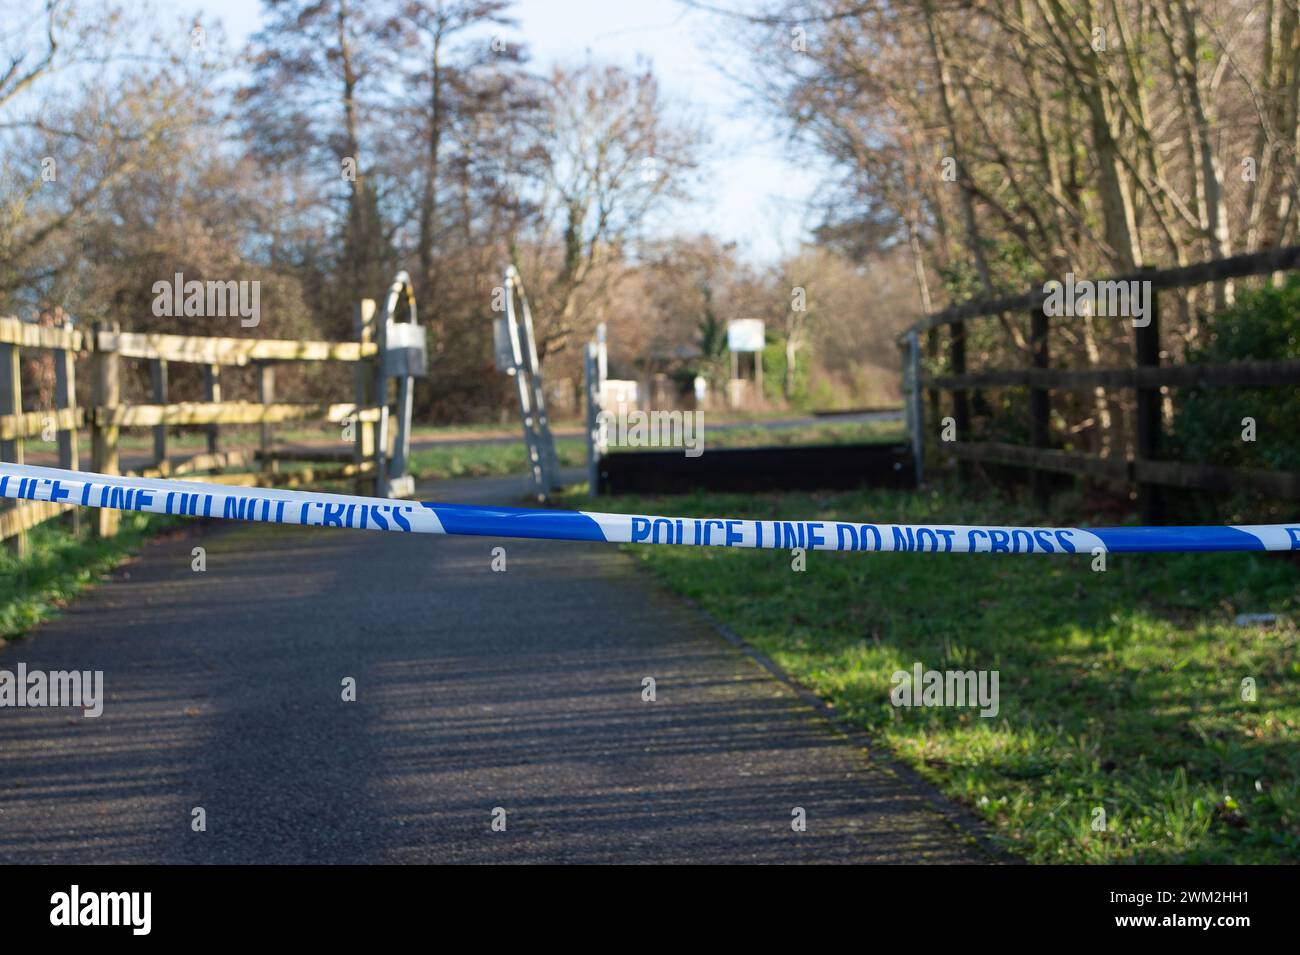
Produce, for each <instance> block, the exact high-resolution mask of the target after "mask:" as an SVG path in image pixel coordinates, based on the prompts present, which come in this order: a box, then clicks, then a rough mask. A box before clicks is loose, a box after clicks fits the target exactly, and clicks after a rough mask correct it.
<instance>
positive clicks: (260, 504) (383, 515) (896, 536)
mask: <svg viewBox="0 0 1300 955" xmlns="http://www.w3.org/2000/svg"><path fill="white" fill-rule="evenodd" d="M0 497H9V498H16V499H24V500H31V501H52V502H55V503H63V504H72V505H80V506H82V507H104V508H111V509H115V510H121V511H142V512H147V513H152V514H176V515H180V516H185V517H211V518H226V519H229V520H239V521H260V522H263V523H268V524H295V525H300V526H306V527H342V528H351V529H353V530H369V531H396V532H399V533H407V534H455V535H473V536H479V537H522V538H537V539H542V540H569V541H604V542H608V543H633V544H681V545H693V546H701V547H758V548H768V549H779V550H790V549H793V548H796V547H802V548H806V549H808V550H838V551H924V552H927V553H993V554H998V553H1002V554H1074V553H1083V554H1093V553H1097V552H1099V551H1102V552H1109V553H1139V552H1148V551H1157V552H1177V551H1184V552H1191V551H1197V552H1201V551H1250V550H1298V549H1300V521H1298V522H1296V523H1295V524H1291V525H1288V524H1254V525H1244V526H1239V527H1237V526H1234V527H1099V528H1092V529H1085V528H1077V527H987V526H978V525H960V524H862V523H855V522H846V521H833V520H824V521H755V520H740V519H728V518H721V517H712V518H705V517H654V516H648V515H639V514H602V513H599V512H596V511H559V510H547V509H539V508H522V507H483V506H473V505H466V504H435V503H420V502H413V501H394V500H388V499H385V498H375V497H353V496H350V495H346V494H325V493H318V492H314V491H283V490H273V489H268V488H245V487H231V486H228V485H222V484H202V483H199V482H193V481H177V480H161V479H156V478H136V477H118V476H115V475H107V474H93V473H87V472H83V471H63V470H59V469H56V468H40V467H30V466H26V465H21V464H4V463H0Z"/></svg>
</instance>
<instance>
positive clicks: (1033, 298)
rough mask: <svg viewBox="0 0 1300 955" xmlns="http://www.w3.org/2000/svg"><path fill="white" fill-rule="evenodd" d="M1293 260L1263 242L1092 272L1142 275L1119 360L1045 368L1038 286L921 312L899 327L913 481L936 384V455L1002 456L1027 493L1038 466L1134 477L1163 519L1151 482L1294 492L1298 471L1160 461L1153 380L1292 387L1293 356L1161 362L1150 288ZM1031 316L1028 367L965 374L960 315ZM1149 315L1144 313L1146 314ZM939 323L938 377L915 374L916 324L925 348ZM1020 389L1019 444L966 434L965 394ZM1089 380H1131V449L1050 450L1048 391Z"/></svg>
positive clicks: (1299, 364)
mask: <svg viewBox="0 0 1300 955" xmlns="http://www.w3.org/2000/svg"><path fill="white" fill-rule="evenodd" d="M1296 269H1300V246H1288V247H1285V248H1278V249H1270V250H1267V251H1265V252H1259V253H1255V254H1252V255H1242V256H1236V257H1233V258H1228V259H1216V260H1214V261H1210V262H1202V263H1199V264H1197V265H1190V266H1185V267H1180V268H1175V269H1162V270H1155V269H1141V270H1139V271H1137V272H1134V273H1131V274H1129V275H1122V276H1117V277H1114V278H1109V279H1102V280H1100V282H1098V283H1095V284H1102V283H1129V282H1134V283H1136V282H1147V283H1150V284H1149V286H1147V287H1148V288H1149V289H1150V292H1151V298H1150V301H1149V302H1148V313H1147V316H1146V317H1145V319H1144V320H1146V324H1145V325H1142V324H1140V323H1138V322H1135V323H1134V328H1133V356H1134V362H1133V365H1132V366H1131V367H1127V368H1082V369H1063V368H1052V367H1051V366H1050V335H1051V322H1052V319H1051V317H1050V316H1049V315H1048V314H1047V312H1046V310H1045V308H1044V303H1045V302H1046V301H1047V300H1048V297H1049V293H1048V292H1047V291H1045V290H1043V289H1034V290H1031V291H1029V292H1027V293H1025V294H1023V295H1018V296H1013V297H1007V298H1001V299H996V300H985V301H980V302H971V303H967V304H963V305H959V306H955V307H953V308H949V309H946V310H944V311H942V312H937V313H935V314H933V315H929V316H926V317H925V318H924V319H922V320H921V321H919V322H917V323H916V324H915V325H913V326H912V327H911V328H909V329H907V330H906V331H904V332H903V333H902V334H901V335H900V336H899V339H898V341H899V346H900V348H902V349H903V352H904V355H903V368H904V375H903V379H904V387H905V389H906V390H907V392H908V402H909V405H908V407H909V410H910V412H911V413H910V414H909V426H910V429H911V431H912V442H913V447H914V449H916V452H917V462H918V463H917V470H918V478H920V476H921V475H920V471H921V467H922V466H921V463H920V462H921V460H922V458H923V457H924V452H925V447H926V428H925V422H924V404H925V403H924V401H923V395H924V394H925V393H927V392H928V393H929V395H930V403H931V406H932V408H936V407H937V402H938V401H939V396H940V395H941V394H942V393H947V394H948V395H950V400H951V416H952V418H953V424H954V427H955V431H956V434H957V440H955V441H945V442H941V449H942V452H943V453H945V454H947V455H949V456H950V457H951V458H953V459H955V460H956V461H957V463H958V475H959V476H960V477H964V476H966V475H967V474H968V470H967V466H968V464H969V463H971V462H983V463H988V464H998V465H1008V466H1012V467H1020V468H1025V469H1027V470H1028V471H1029V472H1030V475H1031V478H1032V480H1033V486H1034V489H1035V496H1036V498H1037V499H1038V500H1039V503H1040V504H1045V503H1046V498H1047V495H1048V492H1049V486H1050V485H1049V484H1048V482H1046V481H1045V480H1043V479H1042V476H1043V474H1044V473H1047V472H1057V473H1066V474H1076V475H1084V476H1088V477H1093V478H1098V479H1102V480H1110V481H1116V482H1127V483H1130V484H1132V485H1135V486H1136V488H1137V492H1138V503H1139V508H1140V510H1141V512H1142V517H1143V520H1144V521H1146V522H1147V523H1151V524H1156V523H1161V522H1162V520H1163V517H1164V515H1163V513H1162V508H1161V500H1160V494H1159V488H1160V487H1180V488H1194V489H1200V490H1209V491H1219V492H1224V491H1234V490H1253V491H1255V492H1258V493H1260V494H1264V495H1267V496H1269V497H1274V498H1280V499H1284V500H1292V501H1300V472H1289V471H1268V470H1260V469H1255V468H1226V467H1217V466H1211V465H1205V464H1200V463H1195V462H1181V461H1167V460H1160V459H1159V458H1160V448H1161V443H1162V420H1161V418H1162V415H1161V401H1162V392H1161V389H1163V388H1186V389H1191V388H1232V389H1244V388H1265V387H1290V386H1295V385H1300V360H1295V359H1281V360H1268V359H1259V360H1250V361H1235V362H1229V363H1224V364H1182V365H1162V364H1161V362H1160V355H1161V351H1160V308H1159V294H1158V293H1159V292H1160V291H1161V290H1166V291H1167V290H1171V289H1181V288H1189V287H1192V286H1196V285H1202V284H1205V283H1208V282H1217V281H1223V280H1227V279H1232V278H1246V277H1250V276H1263V275H1270V274H1273V273H1276V272H1281V271H1287V270H1296ZM1025 312H1028V313H1029V316H1030V329H1029V338H1028V345H1029V367H1027V368H999V369H988V370H984V371H978V372H971V371H968V369H967V367H966V357H967V356H966V327H965V326H966V322H967V321H969V320H972V319H982V318H990V317H995V316H1001V315H1005V314H1007V313H1022V314H1023V313H1025ZM1147 319H1149V320H1147ZM945 330H946V331H947V334H948V348H947V358H948V366H949V371H948V373H947V374H942V375H935V374H924V373H921V372H920V371H919V368H920V365H921V354H920V350H921V347H922V346H921V340H922V335H923V333H924V334H926V335H928V336H930V342H931V343H932V347H934V348H936V350H937V348H938V345H939V344H940V343H939V342H938V341H937V340H936V338H935V337H934V336H937V335H938V334H940V333H941V332H942V331H945ZM1001 387H1024V388H1028V389H1029V390H1030V400H1029V409H1028V416H1029V422H1028V424H1029V428H1028V431H1029V435H1030V443H1029V445H1027V446H1026V445H1014V444H1006V443H1000V442H977V441H971V440H970V436H971V431H970V405H969V393H970V392H971V391H974V390H976V389H980V388H1001ZM1095 388H1109V389H1131V390H1132V391H1134V393H1135V396H1136V401H1135V406H1136V408H1135V410H1136V414H1135V441H1134V453H1133V455H1132V456H1131V457H1100V456H1097V455H1091V454H1085V453H1082V452H1074V451H1065V450H1061V449H1057V448H1053V447H1052V446H1051V444H1052V436H1051V430H1050V413H1051V394H1052V392H1053V391H1089V390H1092V389H1095Z"/></svg>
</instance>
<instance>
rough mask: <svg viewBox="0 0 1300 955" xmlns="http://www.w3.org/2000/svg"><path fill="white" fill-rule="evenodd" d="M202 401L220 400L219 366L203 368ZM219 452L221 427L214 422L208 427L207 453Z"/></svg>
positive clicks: (205, 366)
mask: <svg viewBox="0 0 1300 955" xmlns="http://www.w3.org/2000/svg"><path fill="white" fill-rule="evenodd" d="M203 400H205V401H220V400H221V366H220V365H204V366H203ZM219 450H221V425H219V424H217V423H216V422H215V421H214V422H213V423H212V424H210V425H208V453H209V454H216V453H217V452H218V451H219Z"/></svg>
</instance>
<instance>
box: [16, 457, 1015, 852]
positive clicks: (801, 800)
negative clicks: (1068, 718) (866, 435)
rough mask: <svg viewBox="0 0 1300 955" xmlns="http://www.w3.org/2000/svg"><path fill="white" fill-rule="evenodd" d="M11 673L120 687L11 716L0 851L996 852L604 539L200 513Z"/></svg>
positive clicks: (492, 484) (439, 492)
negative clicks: (96, 705) (646, 693)
mask: <svg viewBox="0 0 1300 955" xmlns="http://www.w3.org/2000/svg"><path fill="white" fill-rule="evenodd" d="M520 490H521V485H520V482H519V479H515V478H510V479H484V480H475V481H460V482H442V483H439V484H437V485H436V486H433V487H427V488H422V489H421V491H422V496H425V497H427V498H432V499H437V500H448V501H463V502H470V503H506V502H510V501H512V500H515V499H517V498H518V496H519V492H520ZM196 546H202V547H204V548H205V550H206V559H207V570H206V572H202V573H198V572H195V571H194V570H192V568H191V562H192V557H191V553H192V548H194V547H196ZM498 546H500V547H504V548H505V559H506V569H505V571H504V572H498V571H494V570H493V569H492V559H493V553H492V552H493V548H495V547H498ZM755 599H762V598H761V595H756V597H755ZM20 661H21V662H23V663H25V664H26V665H27V667H28V668H29V670H30V669H42V670H47V671H48V670H68V669H77V670H103V671H104V682H105V695H106V701H105V703H104V711H103V714H102V716H100V717H98V718H86V717H83V716H82V715H80V712H79V711H74V710H68V709H53V708H46V709H11V708H3V709H0V862H4V863H23V862H73V863H92V862H93V863H128V862H132V863H139V862H166V863H294V862H304V863H344V862H349V863H358V862H359V863H369V862H411V863H416V862H701V863H709V862H843V863H847V862H953V863H956V862H979V861H987V860H988V858H989V857H988V856H986V855H985V854H984V852H983V851H982V850H981V849H980V848H979V847H978V846H977V845H976V844H975V842H974V840H973V839H972V838H971V833H970V832H967V831H963V830H962V829H961V826H960V825H959V824H958V823H955V822H954V818H955V817H954V816H953V815H952V813H951V807H948V806H945V805H943V804H942V801H941V800H937V799H936V797H935V794H934V793H932V792H929V791H927V790H926V789H925V788H924V787H922V786H918V785H917V783H916V782H915V781H914V780H912V779H910V778H908V776H907V774H906V773H902V774H900V773H898V772H896V771H895V770H893V769H891V768H890V766H889V765H888V764H887V763H885V762H876V761H875V759H874V758H873V757H869V756H868V754H867V753H866V752H865V751H864V749H863V747H862V746H861V745H858V743H857V742H855V741H853V740H850V739H848V738H846V737H845V736H844V735H842V734H840V733H838V732H837V731H836V730H835V729H834V728H833V727H832V725H831V724H830V723H828V722H827V720H826V719H825V718H824V717H823V715H822V714H821V713H820V712H819V711H818V710H817V709H816V708H814V707H813V706H810V705H809V704H808V702H807V701H806V699H805V698H804V697H802V696H801V695H800V694H799V693H797V692H796V691H795V690H794V689H792V688H791V687H790V686H788V685H786V684H785V683H784V682H782V681H781V680H778V679H776V678H775V677H774V676H773V675H772V674H771V673H770V672H769V671H768V670H767V669H765V668H764V667H763V666H761V665H760V664H759V663H757V662H755V660H754V659H753V658H751V656H749V655H747V654H746V653H744V652H742V650H741V649H738V648H737V647H736V646H734V645H733V644H732V643H731V642H728V640H727V639H725V638H724V637H723V636H722V635H721V634H720V633H719V631H718V630H717V629H715V627H714V626H713V625H712V624H711V623H710V622H709V621H707V620H706V619H704V618H703V617H702V616H701V615H700V614H699V613H697V612H696V611H694V610H693V609H691V608H690V607H688V606H686V605H684V604H683V603H681V602H680V601H679V600H677V599H676V598H675V597H673V596H672V595H670V594H668V593H666V592H663V591H662V590H661V589H659V588H658V587H657V586H656V584H655V583H654V581H653V580H652V579H651V578H650V577H649V576H648V575H646V574H645V573H643V572H641V571H639V570H638V569H637V568H636V566H635V564H634V562H633V560H632V559H631V558H630V557H629V556H628V555H626V554H624V553H621V552H620V551H619V550H618V549H617V548H615V547H612V546H610V545H605V544H585V543H580V544H579V543H562V542H550V541H497V540H492V539H488V538H443V537H434V536H424V535H415V536H410V537H406V536H401V535H397V534H377V533H361V532H356V531H344V530H334V529H323V528H295V527H283V526H268V525H256V524H233V523H216V522H214V523H210V524H202V525H197V526H194V527H188V528H186V529H185V530H183V531H179V532H177V533H175V534H172V535H170V536H168V537H164V538H161V539H157V540H154V541H153V542H151V543H150V544H149V545H147V546H146V548H145V549H144V551H143V552H142V553H141V555H140V556H139V557H138V558H136V559H134V560H132V561H131V562H129V563H127V564H125V565H123V566H122V567H120V568H119V569H118V570H117V571H116V572H115V573H114V574H113V575H112V576H111V578H110V579H108V580H106V581H104V582H102V583H100V584H98V585H96V586H95V587H94V588H92V589H91V590H90V591H89V592H88V593H87V594H86V595H85V596H84V597H83V598H82V599H79V600H78V601H76V602H75V603H74V604H73V605H72V606H71V607H69V608H68V609H67V611H66V613H64V614H63V615H62V616H61V617H60V618H58V619H57V620H54V621H52V622H50V623H47V624H45V625H42V626H41V627H39V628H37V629H36V630H34V631H33V632H32V633H31V634H30V635H29V636H28V637H27V638H25V639H22V640H18V641H14V642H11V643H10V644H9V645H8V646H6V647H4V648H2V649H0V668H4V669H8V670H11V671H12V670H14V669H15V668H16V667H17V664H18V663H19V662H20ZM646 677H651V678H653V679H654V680H655V683H656V700H655V701H654V702H646V701H644V700H643V698H642V697H643V680H644V679H645V678H646ZM347 678H351V679H353V680H355V685H356V700H355V702H349V701H344V700H343V698H342V697H343V683H344V681H345V679H347ZM196 808H202V810H203V813H204V816H205V820H206V831H202V832H196V831H194V828H193V820H194V818H195V815H194V810H195V809H196ZM796 808H801V809H803V810H804V814H805V816H806V820H807V823H806V830H805V831H802V832H797V831H794V829H793V828H792V825H791V823H792V819H793V818H794V817H793V815H792V814H793V812H794V810H795V809H796ZM496 809H501V810H504V818H505V828H504V831H498V830H494V829H493V826H492V822H493V818H494V810H496ZM498 817H499V814H498Z"/></svg>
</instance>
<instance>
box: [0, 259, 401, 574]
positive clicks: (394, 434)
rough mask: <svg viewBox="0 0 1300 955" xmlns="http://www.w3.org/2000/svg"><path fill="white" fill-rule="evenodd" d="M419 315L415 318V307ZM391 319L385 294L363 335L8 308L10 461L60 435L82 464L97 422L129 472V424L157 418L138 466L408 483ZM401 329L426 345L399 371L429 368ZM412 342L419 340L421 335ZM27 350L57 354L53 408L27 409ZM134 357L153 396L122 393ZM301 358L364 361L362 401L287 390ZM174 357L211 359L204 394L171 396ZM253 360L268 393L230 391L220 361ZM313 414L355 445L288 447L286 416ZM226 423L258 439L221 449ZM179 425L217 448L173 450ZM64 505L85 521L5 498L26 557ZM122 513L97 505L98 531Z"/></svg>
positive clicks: (95, 459)
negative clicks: (284, 381)
mask: <svg viewBox="0 0 1300 955" xmlns="http://www.w3.org/2000/svg"><path fill="white" fill-rule="evenodd" d="M408 285H409V283H408ZM388 311H391V309H390V310H388ZM411 319H412V323H413V321H414V313H413V310H412V314H411ZM380 321H382V322H384V323H388V322H391V321H392V315H391V314H389V313H388V312H387V311H386V313H385V315H384V316H383V317H382V318H378V317H377V315H376V308H375V303H374V302H373V301H372V300H365V301H363V302H361V303H360V304H359V305H358V306H357V307H356V309H355V318H354V331H355V332H356V335H357V340H356V341H345V342H330V341H282V340H273V339H251V338H220V337H203V336H187V335H169V334H146V333H137V332H123V331H121V330H120V329H118V328H117V327H115V326H110V325H101V326H96V327H95V328H94V329H90V330H84V331H83V330H81V329H76V328H71V327H68V326H46V325H35V324H32V323H29V322H24V321H21V320H19V319H17V318H0V461H6V462H10V463H16V464H21V463H23V462H24V457H25V447H24V441H26V440H34V439H37V438H40V439H41V440H43V441H47V442H48V441H50V440H51V438H52V437H53V439H54V440H55V441H56V442H57V447H58V466H59V467H61V468H66V469H70V470H77V469H79V466H80V458H79V454H78V437H79V432H80V431H81V430H82V429H89V432H90V438H91V469H92V470H94V471H97V472H100V473H103V474H119V473H122V471H121V468H120V450H121V449H120V438H121V429H123V428H141V429H143V428H148V429H151V430H152V431H153V455H152V462H151V463H149V464H147V465H145V466H144V467H142V468H137V469H135V470H133V471H130V472H127V473H130V474H134V475H137V476H142V477H171V478H179V479H182V480H184V479H198V478H200V477H204V476H207V475H209V474H211V473H212V472H220V475H221V477H220V480H221V481H222V483H228V484H239V485H249V484H263V485H268V484H271V485H277V486H285V487H300V486H305V485H308V484H314V483H319V482H321V481H337V480H348V481H351V482H353V483H354V484H355V486H356V488H357V492H358V493H374V494H377V495H380V496H386V495H390V494H394V495H396V494H401V493H409V488H410V479H409V478H408V477H406V476H405V475H403V474H402V473H401V470H400V468H398V469H390V467H389V459H390V458H391V456H392V453H393V447H392V446H393V444H394V443H395V442H400V441H402V440H404V439H405V440H409V434H410V401H409V399H408V400H407V401H405V402H402V404H403V405H404V410H405V415H404V416H401V415H399V416H398V417H397V420H396V427H395V428H393V429H389V428H388V423H389V418H390V415H389V409H388V377H389V375H390V374H392V372H391V371H390V370H389V366H390V365H391V364H392V358H393V356H388V355H386V350H385V343H386V342H387V341H388V339H389V334H388V333H387V330H386V329H381V328H377V327H376V326H377V323H378V322H380ZM394 337H396V338H400V340H401V342H402V345H403V346H404V347H405V348H406V349H408V350H411V349H412V348H414V350H415V351H418V352H419V355H418V359H419V361H411V360H407V361H406V362H405V363H404V364H402V366H401V369H400V371H399V373H398V374H399V377H401V376H402V375H405V376H406V377H409V376H410V375H411V373H412V372H413V373H415V374H419V373H422V365H423V347H422V345H423V343H422V341H418V339H420V338H421V336H420V335H419V333H418V330H417V329H415V328H413V329H408V330H406V332H405V333H404V334H403V335H401V336H394ZM412 341H417V344H416V345H414V346H412V344H411V342H412ZM24 350H39V351H42V352H50V353H52V354H53V364H54V372H55V383H54V407H52V408H50V409H48V410H37V411H24V410H23V394H22V352H23V351H24ZM123 360H139V361H144V362H147V363H148V368H149V388H150V393H151V398H152V401H151V403H126V402H124V401H123V400H122V383H121V376H122V361H123ZM290 362H344V363H351V364H353V365H354V366H355V367H356V369H357V371H356V374H355V376H354V380H353V385H352V391H353V394H352V396H351V397H352V400H351V401H345V402H285V401H277V400H276V395H275V370H276V367H277V365H280V364H285V363H290ZM174 363H188V364H198V365H201V366H203V400H201V401H175V400H172V397H171V394H170V380H169V378H170V376H169V371H170V366H171V365H172V364H174ZM79 364H82V365H87V366H88V370H89V373H90V375H91V379H90V384H91V387H90V394H91V398H90V404H89V406H86V407H79V406H78V405H77V401H76V372H77V368H78V365H79ZM250 365H251V366H254V367H256V368H257V369H258V375H257V380H258V400H257V401H243V400H230V399H228V398H227V397H226V388H225V384H224V382H223V380H222V375H221V369H222V368H223V367H242V366H250ZM416 366H419V368H418V369H417V367H416ZM405 390H406V393H407V394H409V390H410V386H409V381H407V382H405ZM302 421H321V422H329V423H333V424H349V425H351V427H352V429H353V430H354V432H355V442H354V446H353V447H352V448H350V449H348V450H345V451H340V450H337V449H334V450H323V451H322V450H313V449H299V450H284V449H279V448H277V447H276V446H275V430H274V429H275V426H276V425H279V424H284V423H287V422H302ZM222 425H257V426H259V431H260V437H259V441H258V446H257V449H256V450H243V451H233V450H232V451H222V450H221V448H220V444H221V432H220V428H221V426H222ZM174 427H194V428H200V429H202V430H204V431H205V432H206V435H207V450H206V451H204V452H201V453H196V454H192V455H190V456H189V457H187V458H180V457H177V456H175V455H173V454H172V453H171V451H170V450H169V441H168V439H169V434H168V430H169V429H170V428H174ZM390 431H391V433H390ZM304 462H311V463H309V464H304ZM317 462H323V463H324V465H325V466H321V464H320V463H317ZM285 463H292V464H294V465H295V466H294V468H293V469H292V470H289V469H282V468H281V465H282V464H285ZM65 512H71V513H70V515H69V519H70V520H72V521H74V522H79V520H80V513H79V509H78V508H76V507H73V506H70V505H67V504H51V503H48V502H44V501H6V502H4V503H3V505H2V506H0V540H4V541H5V542H6V545H7V546H8V547H9V548H10V550H11V551H13V552H14V553H16V554H18V555H20V556H21V555H23V554H25V553H26V551H27V547H28V542H27V531H29V530H30V529H31V528H33V527H35V526H36V525H38V524H40V523H42V522H44V521H47V520H49V519H51V518H53V517H56V516H58V515H60V514H63V513H65ZM118 517H119V515H118V513H117V512H116V511H112V510H108V509H100V510H97V511H96V512H95V517H94V522H93V527H94V530H95V532H96V533H97V534H98V535H101V536H111V535H113V534H115V533H116V531H117V527H118Z"/></svg>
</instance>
